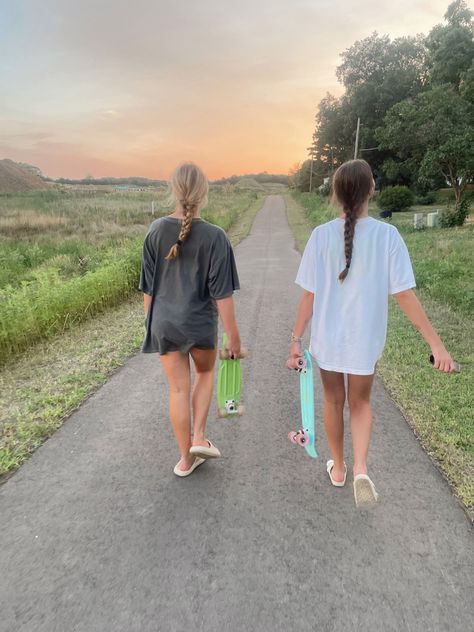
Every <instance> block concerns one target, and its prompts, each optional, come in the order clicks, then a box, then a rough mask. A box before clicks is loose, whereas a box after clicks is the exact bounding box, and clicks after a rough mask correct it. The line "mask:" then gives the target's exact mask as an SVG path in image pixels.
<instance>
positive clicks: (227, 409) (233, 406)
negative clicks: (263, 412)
mask: <svg viewBox="0 0 474 632" xmlns="http://www.w3.org/2000/svg"><path fill="white" fill-rule="evenodd" d="M226 345H227V336H226V335H225V334H224V335H223V336H222V348H221V349H220V351H219V358H220V363H219V373H218V375H217V406H218V409H217V414H218V416H219V417H230V416H232V415H243V414H244V413H245V408H244V407H243V406H242V404H241V403H240V402H241V399H240V395H241V391H242V370H241V367H240V359H241V358H244V357H245V356H246V355H247V354H246V352H245V350H242V351H241V352H240V356H239V357H238V358H236V359H234V360H233V359H231V358H230V357H229V353H228V351H227V349H226Z"/></svg>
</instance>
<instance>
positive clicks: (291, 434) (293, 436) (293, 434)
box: [288, 430, 296, 445]
mask: <svg viewBox="0 0 474 632" xmlns="http://www.w3.org/2000/svg"><path fill="white" fill-rule="evenodd" d="M288 439H289V440H290V441H291V443H294V444H295V445H296V432H295V431H294V430H292V431H291V432H289V433H288Z"/></svg>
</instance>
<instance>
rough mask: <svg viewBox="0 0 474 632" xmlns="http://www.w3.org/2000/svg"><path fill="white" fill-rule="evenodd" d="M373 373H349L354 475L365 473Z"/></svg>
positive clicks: (370, 420) (370, 428)
mask: <svg viewBox="0 0 474 632" xmlns="http://www.w3.org/2000/svg"><path fill="white" fill-rule="evenodd" d="M373 383H374V375H349V376H348V387H347V391H348V400H349V410H350V413H351V434H352V447H353V450H354V476H357V474H367V454H368V452H369V442H370V434H371V431H372V409H371V407H370V393H371V391H372V384H373Z"/></svg>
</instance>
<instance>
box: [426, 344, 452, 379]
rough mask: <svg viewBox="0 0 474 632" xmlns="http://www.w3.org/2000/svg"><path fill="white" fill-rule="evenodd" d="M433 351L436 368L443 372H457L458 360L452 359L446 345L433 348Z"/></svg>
mask: <svg viewBox="0 0 474 632" xmlns="http://www.w3.org/2000/svg"><path fill="white" fill-rule="evenodd" d="M431 353H432V354H433V358H434V362H433V366H434V368H435V369H438V371H442V372H443V373H455V372H456V362H455V361H454V360H453V359H452V357H451V356H450V354H449V353H448V351H447V350H446V348H445V347H439V348H436V349H431Z"/></svg>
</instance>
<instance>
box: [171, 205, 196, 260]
mask: <svg viewBox="0 0 474 632" xmlns="http://www.w3.org/2000/svg"><path fill="white" fill-rule="evenodd" d="M181 206H182V207H183V210H184V218H183V220H182V222H181V230H180V231H179V235H178V241H177V242H176V243H175V244H173V245H172V246H171V248H170V251H169V253H168V254H167V256H166V257H165V259H166V260H167V261H173V259H176V257H177V256H178V253H179V250H180V248H181V246H182V245H183V243H184V242H185V241H186V238H187V236H188V235H189V231H190V230H191V224H192V221H193V216H194V210H195V206H193V205H191V204H188V203H187V202H185V201H184V202H181Z"/></svg>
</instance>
